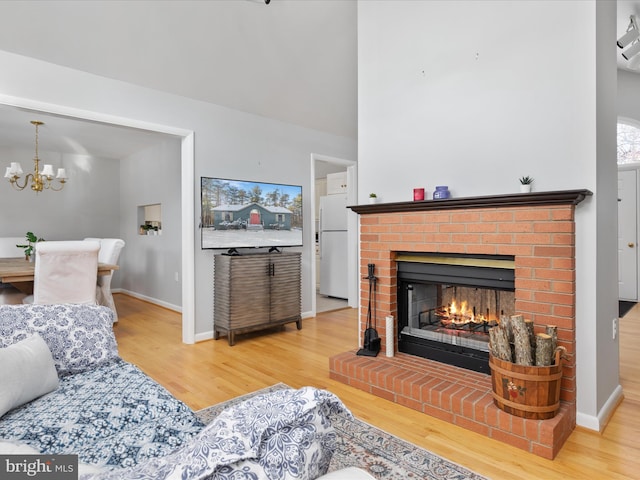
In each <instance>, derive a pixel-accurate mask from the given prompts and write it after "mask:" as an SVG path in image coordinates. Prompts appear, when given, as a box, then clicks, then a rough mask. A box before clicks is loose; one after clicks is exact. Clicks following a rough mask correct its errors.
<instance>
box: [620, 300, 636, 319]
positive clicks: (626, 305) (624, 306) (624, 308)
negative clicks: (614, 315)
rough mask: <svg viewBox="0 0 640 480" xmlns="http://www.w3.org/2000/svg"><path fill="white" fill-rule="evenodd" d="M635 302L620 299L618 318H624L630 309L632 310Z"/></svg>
mask: <svg viewBox="0 0 640 480" xmlns="http://www.w3.org/2000/svg"><path fill="white" fill-rule="evenodd" d="M635 304H636V302H625V301H623V300H620V301H618V318H622V317H624V316H625V315H626V314H627V313H629V310H631V309H632V308H633V306H634V305H635Z"/></svg>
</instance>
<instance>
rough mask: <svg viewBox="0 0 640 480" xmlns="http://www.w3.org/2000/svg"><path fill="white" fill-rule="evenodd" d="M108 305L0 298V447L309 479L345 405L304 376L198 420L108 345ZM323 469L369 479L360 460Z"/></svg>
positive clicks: (150, 475)
mask: <svg viewBox="0 0 640 480" xmlns="http://www.w3.org/2000/svg"><path fill="white" fill-rule="evenodd" d="M112 328H113V311H112V310H111V309H109V308H107V307H102V306H93V305H0V385H2V388H1V389H0V454H7V453H35V454H37V453H42V454H77V455H78V459H79V464H80V478H82V479H83V480H84V479H92V480H94V479H95V480H98V479H101V480H103V479H104V480H106V479H119V480H120V479H127V478H136V479H145V478H147V479H154V480H157V479H171V478H181V479H205V478H210V479H232V478H233V479H236V478H243V479H244V478H246V479H263V478H264V479H278V480H280V479H288V478H292V479H293V478H296V479H314V478H319V477H321V476H322V475H324V474H326V472H327V469H328V466H329V462H330V460H331V455H332V454H333V451H334V450H335V433H334V431H333V429H332V427H331V422H330V419H331V415H332V414H334V413H337V412H344V411H346V408H345V407H344V405H343V404H342V402H340V400H339V399H338V398H337V397H335V396H334V395H333V394H331V393H330V392H327V391H324V390H317V389H314V388H311V387H306V388H302V389H299V390H293V389H286V390H279V391H277V392H272V393H269V394H265V395H257V396H254V397H252V398H250V399H248V400H246V401H244V402H241V403H239V404H237V405H234V406H233V407H230V408H228V409H226V410H224V411H223V412H222V413H221V414H220V415H219V416H218V417H216V418H215V419H214V420H213V421H212V422H211V423H210V424H209V425H206V426H205V425H203V424H202V423H201V422H200V420H199V419H198V417H197V416H196V415H195V413H194V412H192V411H191V410H190V409H189V408H188V407H187V406H186V405H185V404H184V403H182V402H180V401H179V400H177V399H176V398H174V397H173V396H172V395H171V394H170V393H169V392H168V391H167V390H166V389H164V388H163V387H162V386H160V385H159V384H157V383H156V382H155V381H153V380H152V379H151V378H149V377H148V376H147V375H145V374H144V373H143V372H142V371H140V370H139V369H138V368H137V367H136V366H134V365H132V364H129V363H127V362H125V361H123V360H122V359H121V358H120V357H119V355H118V349H117V344H116V340H115V337H114V335H113V330H112ZM326 478H327V479H331V480H339V479H343V478H349V479H360V478H362V479H371V478H373V477H370V476H369V475H368V474H367V473H365V472H364V471H362V470H359V469H347V470H345V471H339V472H332V473H329V474H327V476H326Z"/></svg>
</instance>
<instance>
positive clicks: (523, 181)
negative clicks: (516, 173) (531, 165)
mask: <svg viewBox="0 0 640 480" xmlns="http://www.w3.org/2000/svg"><path fill="white" fill-rule="evenodd" d="M519 180H520V192H521V193H529V192H530V191H531V184H532V183H533V177H530V176H529V175H527V176H525V177H520V179H519Z"/></svg>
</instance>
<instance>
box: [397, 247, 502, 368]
mask: <svg viewBox="0 0 640 480" xmlns="http://www.w3.org/2000/svg"><path fill="white" fill-rule="evenodd" d="M396 261H397V262H398V263H397V267H398V268H397V272H398V282H397V284H398V349H399V350H400V351H401V352H405V353H409V354H412V355H418V356H421V357H424V358H430V359H432V360H437V361H439V362H443V363H447V364H450V365H456V366H458V367H462V368H467V369H469V370H474V371H478V372H483V373H490V370H489V328H490V327H492V326H494V325H496V324H497V323H498V322H499V321H500V318H501V317H502V316H505V315H507V316H509V315H513V314H514V313H515V311H514V309H515V308H514V307H515V282H514V278H515V275H514V258H513V257H512V256H504V255H481V256H478V255H464V254H458V255H454V254H415V253H400V254H398V255H397V257H396Z"/></svg>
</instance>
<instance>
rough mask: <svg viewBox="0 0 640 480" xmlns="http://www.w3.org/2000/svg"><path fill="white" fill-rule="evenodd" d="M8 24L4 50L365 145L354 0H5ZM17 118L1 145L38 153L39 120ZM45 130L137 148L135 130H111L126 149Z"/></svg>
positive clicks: (3, 127)
mask: <svg viewBox="0 0 640 480" xmlns="http://www.w3.org/2000/svg"><path fill="white" fill-rule="evenodd" d="M0 18H2V24H3V27H2V28H1V29H0V49H1V50H5V51H9V52H13V53H17V54H21V55H25V56H28V57H32V58H37V59H40V60H44V61H47V62H51V63H55V64H58V65H63V66H67V67H70V68H73V69H76V70H81V71H85V72H89V73H94V74H97V75H101V76H104V77H108V78H113V79H116V80H122V81H125V82H129V83H133V84H137V85H142V86H145V87H148V88H153V89H157V90H162V91H165V92H169V93H174V94H177V95H181V96H185V97H190V98H194V99H197V100H203V101H206V102H211V103H215V104H218V105H222V106H227V107H230V108H233V109H236V110H241V111H245V112H249V113H253V114H256V115H260V116H265V117H269V118H273V119H276V120H281V121H284V122H287V123H292V124H297V125H301V126H304V127H308V128H312V129H316V130H320V131H324V132H328V133H331V134H335V135H340V136H344V137H350V138H353V139H355V138H356V132H357V95H356V93H357V84H356V82H357V75H356V71H357V48H356V3H355V1H353V0H340V1H326V0H304V1H300V0H296V1H292V0H273V1H271V2H270V4H269V5H266V4H265V2H264V1H260V0H215V1H172V0H167V1H154V2H148V1H118V0H113V1H112V0H107V1H101V0H92V1H90V2H77V1H28V0H27V1H11V2H6V1H2V2H0ZM42 81H43V82H46V79H43V80H42ZM14 110H15V109H7V108H0V146H2V145H4V144H5V143H6V142H7V141H8V142H11V143H12V144H15V143H16V142H18V141H23V142H26V145H30V144H32V143H33V127H32V126H31V125H30V124H29V120H31V116H30V115H26V116H25V115H23V114H22V112H20V114H19V115H17V116H16V115H14V114H15V111H14ZM43 120H44V121H45V122H46V123H47V127H43V134H44V132H45V128H50V130H53V131H52V135H51V136H52V137H53V133H55V134H56V135H62V136H64V137H66V138H67V139H68V138H71V137H73V138H74V139H75V142H72V143H75V144H76V145H78V144H84V145H85V150H87V151H95V152H101V153H102V154H103V156H104V155H106V156H109V157H113V158H119V157H120V156H122V154H125V153H126V154H128V153H131V149H135V148H136V146H135V138H136V137H135V136H133V137H132V136H130V135H128V136H127V135H126V134H127V132H126V131H125V130H124V129H116V130H115V131H110V132H109V133H110V134H114V135H118V134H122V135H125V137H124V143H122V142H120V141H118V142H114V141H113V140H106V139H107V136H106V135H104V134H103V135H99V134H96V133H95V132H94V128H97V127H98V126H97V125H95V124H94V125H85V126H84V127H83V126H82V125H78V124H74V123H73V122H72V123H70V124H69V129H70V130H69V131H68V132H66V134H65V133H63V132H62V131H61V129H63V128H64V127H63V125H64V123H63V122H61V121H60V120H61V119H59V118H44V119H43ZM54 131H55V132H54ZM5 132H6V134H5ZM9 133H10V135H9ZM103 133H104V132H103ZM80 135H81V136H80ZM100 138H104V139H105V141H104V142H103V144H101V145H100V144H97V142H99V141H100ZM147 140H149V137H146V138H145V137H141V138H140V141H141V143H140V147H144V146H145V145H146V142H147ZM43 141H44V138H43ZM87 142H89V143H87ZM62 143H65V144H68V143H69V142H66V141H59V142H57V145H56V148H62V146H63V145H61V144H62ZM118 145H122V146H123V147H124V150H123V151H120V150H119V149H118V150H114V148H115V147H116V146H118Z"/></svg>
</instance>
